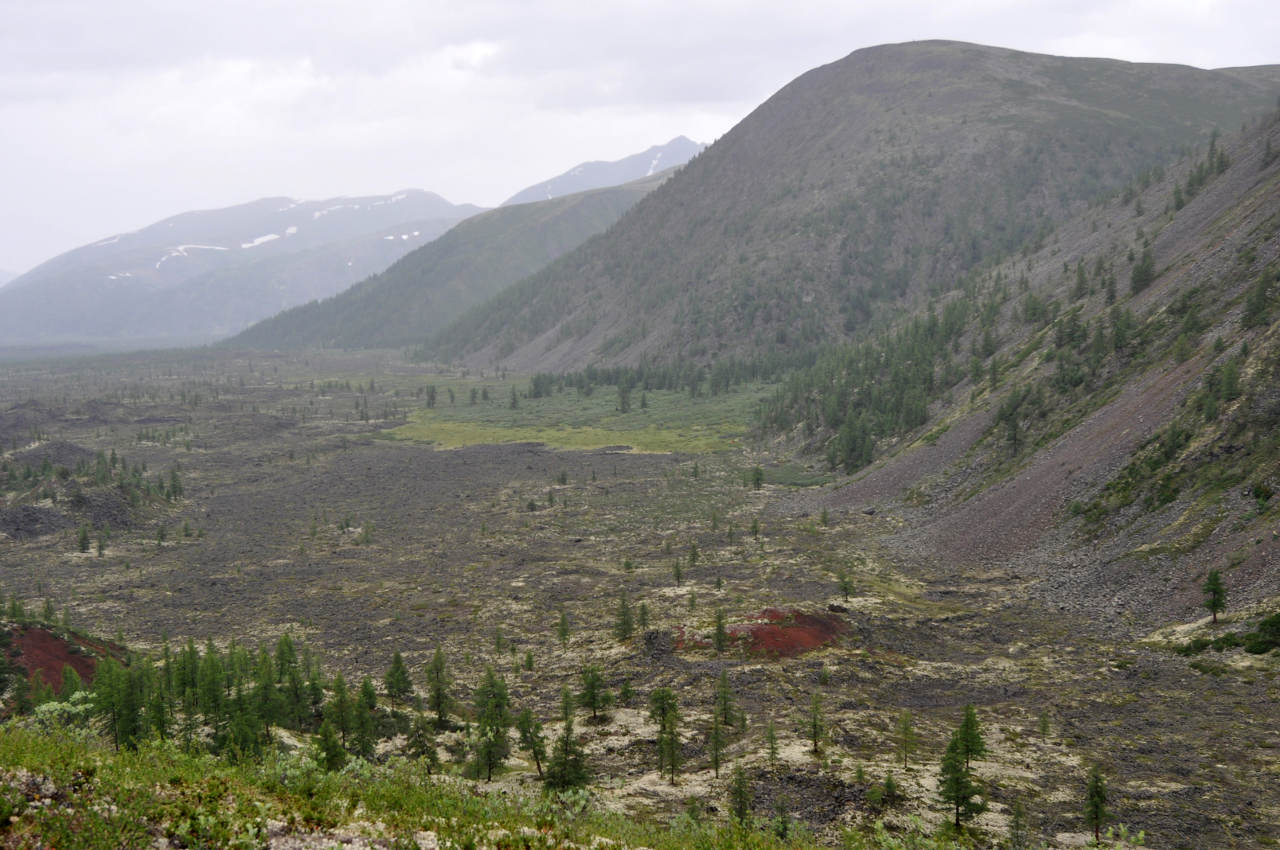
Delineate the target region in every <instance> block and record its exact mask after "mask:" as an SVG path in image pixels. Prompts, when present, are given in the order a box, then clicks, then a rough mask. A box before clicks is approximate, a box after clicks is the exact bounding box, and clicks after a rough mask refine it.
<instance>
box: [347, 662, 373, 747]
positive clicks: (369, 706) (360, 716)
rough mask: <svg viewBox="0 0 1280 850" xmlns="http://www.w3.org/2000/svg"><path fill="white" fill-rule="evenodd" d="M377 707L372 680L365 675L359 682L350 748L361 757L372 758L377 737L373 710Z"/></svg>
mask: <svg viewBox="0 0 1280 850" xmlns="http://www.w3.org/2000/svg"><path fill="white" fill-rule="evenodd" d="M377 707H378V694H377V691H375V690H374V689H373V680H372V679H370V678H369V677H368V676H365V677H364V679H363V680H362V681H361V682H360V695H359V697H358V698H357V699H356V704H355V709H354V716H353V718H352V730H351V748H352V750H354V751H355V754H356V755H358V756H360V758H362V759H371V758H373V752H374V745H375V741H376V737H377V732H376V730H375V727H374V712H375V711H376V710H377Z"/></svg>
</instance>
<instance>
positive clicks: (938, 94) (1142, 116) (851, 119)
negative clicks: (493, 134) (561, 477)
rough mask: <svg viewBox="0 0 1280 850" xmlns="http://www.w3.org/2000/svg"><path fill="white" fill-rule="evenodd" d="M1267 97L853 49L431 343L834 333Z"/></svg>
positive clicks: (674, 351)
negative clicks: (606, 229) (603, 228)
mask: <svg viewBox="0 0 1280 850" xmlns="http://www.w3.org/2000/svg"><path fill="white" fill-rule="evenodd" d="M1277 89H1280V68H1277V67H1274V66H1269V67H1265V68H1253V69H1236V70H1226V71H1203V70H1198V69H1194V68H1189V67H1181V66H1171V65H1136V64H1130V63H1124V62H1117V61H1110V60H1099V59H1067V58H1059V57H1050V56H1039V55H1035V54H1028V53H1019V52H1015V51H1010V50H1003V49H996V48H988V47H980V46H975V45H968V44H960V43H954V42H920V43H911V44H903V45H888V46H883V47H876V48H870V49H867V50H860V51H857V52H855V53H853V54H851V55H850V56H848V57H846V58H845V59H842V60H840V61H838V62H835V63H832V64H831V65H827V66H824V67H821V68H817V69H815V70H813V71H810V72H808V73H807V74H805V75H803V76H801V77H800V78H798V79H797V80H795V81H794V82H792V83H791V84H789V85H788V86H786V87H785V88H783V89H782V90H781V91H779V92H778V93H777V94H776V95H775V96H774V97H772V98H770V99H769V100H768V101H767V102H765V103H764V104H763V105H762V106H760V107H759V108H758V109H757V110H755V111H754V112H753V113H752V114H751V115H750V116H748V117H747V118H746V119H744V120H743V121H742V122H741V123H740V124H739V125H738V126H736V127H735V128H734V129H733V130H731V131H730V132H729V133H728V134H726V135H725V136H724V137H723V138H722V139H720V140H719V141H718V142H717V143H716V144H715V145H713V146H712V147H711V148H709V149H708V150H707V151H706V152H704V153H703V154H702V155H701V156H699V157H698V158H696V159H695V160H694V161H692V162H691V163H690V164H689V165H688V166H687V167H686V168H684V169H683V170H682V171H681V172H680V174H679V175H678V176H677V177H676V178H675V179H673V180H672V181H670V182H669V183H668V184H666V185H665V186H663V187H662V188H661V189H660V190H658V191H656V192H654V193H653V194H652V195H650V196H649V197H647V198H646V199H645V200H644V201H643V202H641V203H640V204H637V205H636V207H635V209H634V210H632V211H631V212H630V213H629V214H628V215H627V216H626V217H625V218H624V219H623V220H622V221H621V222H619V224H618V226H616V227H615V228H614V229H613V230H612V231H611V232H610V233H609V234H608V235H607V236H606V237H604V238H602V239H599V240H596V241H594V242H592V243H590V244H589V245H586V246H584V247H583V248H581V249H579V250H577V251H575V252H573V253H571V254H569V255H567V256H565V257H563V258H561V259H560V260H559V261H557V262H556V263H554V264H552V265H551V266H549V267H548V268H546V269H544V270H543V271H541V272H539V273H538V274H537V275H534V276H533V277H532V278H530V279H529V280H527V281H524V282H522V283H521V284H520V285H518V286H517V287H514V288H512V289H511V290H508V291H507V292H505V293H503V294H502V295H501V296H499V297H498V298H496V299H494V301H492V302H491V303H489V304H486V305H484V306H483V307H482V308H479V309H476V310H473V311H471V312H470V313H469V314H468V315H467V316H465V317H464V318H463V319H461V320H460V321H458V322H457V323H456V324H454V325H453V326H452V327H451V328H449V329H448V330H447V331H445V332H444V333H442V334H441V335H440V336H439V338H438V339H437V340H436V342H435V344H434V346H433V352H434V354H435V355H436V356H438V357H440V358H442V359H450V358H466V359H469V360H470V361H472V362H480V363H502V364H504V365H508V366H510V367H513V368H520V369H553V370H561V369H574V368H580V367H582V366H585V365H587V364H589V363H593V362H616V363H635V362H639V361H640V360H642V359H645V358H650V359H659V360H668V361H670V360H679V359H689V358H694V359H698V360H702V361H704V362H706V361H710V360H714V359H717V358H723V357H726V356H729V355H738V356H742V355H759V354H762V353H768V352H777V351H794V350H796V349H804V348H809V347H812V346H814V345H815V344H816V343H819V342H823V341H837V340H840V339H845V338H849V337H850V336H852V335H854V334H856V333H857V332H858V331H859V329H861V328H864V327H867V326H868V325H869V324H872V323H874V322H875V321H876V318H877V316H880V315H881V314H883V313H884V312H885V308H886V307H889V306H893V305H897V304H898V303H899V302H900V299H902V298H903V297H905V296H910V295H918V294H920V293H926V292H937V293H941V292H946V291H948V290H950V289H952V288H953V287H954V286H956V285H957V283H958V282H960V281H961V279H962V278H963V277H964V276H965V274H966V273H967V272H968V271H969V270H970V269H973V268H975V267H977V266H979V265H980V264H982V263H984V262H987V261H989V260H990V259H992V258H995V257H999V256H1001V255H1003V254H1005V253H1006V252H1009V251H1011V250H1014V249H1017V248H1020V247H1021V246H1023V245H1026V244H1034V243H1035V242H1036V241H1037V240H1038V239H1043V238H1044V237H1045V236H1046V235H1047V234H1049V233H1051V232H1052V230H1053V227H1054V225H1055V223H1056V222H1058V221H1061V220H1063V219H1064V218H1065V217H1066V216H1068V215H1069V214H1071V213H1073V212H1078V211H1080V210H1081V209H1083V208H1084V207H1085V206H1086V204H1087V202H1088V201H1090V200H1092V199H1095V198H1097V197H1099V196H1100V195H1102V194H1105V193H1107V192H1109V191H1112V190H1114V189H1116V188H1118V187H1120V186H1122V185H1123V184H1125V183H1126V182H1128V181H1129V180H1131V179H1132V178H1133V177H1134V176H1135V175H1136V174H1138V173H1140V172H1142V171H1143V170H1145V169H1148V168H1151V167H1153V166H1155V165H1157V164H1158V163H1161V162H1164V161H1167V160H1168V159H1169V158H1170V157H1171V156H1173V155H1174V154H1176V153H1177V152H1178V151H1180V150H1184V149H1186V147H1187V146H1189V145H1191V144H1193V143H1196V142H1201V143H1203V142H1204V141H1205V140H1206V139H1207V138H1208V134H1209V132H1210V129H1211V128H1213V127H1221V128H1227V129H1234V128H1236V127H1238V126H1239V124H1240V121H1241V119H1242V117H1243V116H1245V115H1247V114H1250V113H1253V112H1255V111H1257V110H1259V109H1261V108H1263V107H1264V106H1267V105H1270V104H1273V103H1274V101H1275V92H1276V91H1277Z"/></svg>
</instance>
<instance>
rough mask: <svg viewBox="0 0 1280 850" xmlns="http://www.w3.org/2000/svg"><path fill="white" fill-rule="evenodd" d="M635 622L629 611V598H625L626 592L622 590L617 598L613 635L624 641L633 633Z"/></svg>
mask: <svg viewBox="0 0 1280 850" xmlns="http://www.w3.org/2000/svg"><path fill="white" fill-rule="evenodd" d="M635 630H636V624H635V617H634V615H633V614H632V613H631V600H630V599H628V598H627V592H626V591H625V590H624V591H622V595H621V596H620V597H619V598H618V619H617V621H616V622H615V623H614V624H613V636H614V637H616V638H617V639H618V640H619V641H626V640H629V639H630V638H631V635H633V634H634V633H635Z"/></svg>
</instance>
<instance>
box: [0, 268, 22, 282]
mask: <svg viewBox="0 0 1280 850" xmlns="http://www.w3.org/2000/svg"><path fill="white" fill-rule="evenodd" d="M17 276H18V273H17V272H11V271H6V270H5V269H0V286H4V285H5V284H6V283H8V282H9V281H11V280H13V279H14V278H15V277H17Z"/></svg>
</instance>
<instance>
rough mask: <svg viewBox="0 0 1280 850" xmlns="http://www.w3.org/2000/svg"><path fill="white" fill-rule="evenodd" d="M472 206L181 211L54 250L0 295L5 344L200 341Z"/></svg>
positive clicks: (342, 281) (297, 204)
mask: <svg viewBox="0 0 1280 850" xmlns="http://www.w3.org/2000/svg"><path fill="white" fill-rule="evenodd" d="M476 212H479V208H478V207H474V206H470V205H460V206H459V205H454V204H451V203H449V202H448V201H446V200H445V199H444V198H441V197H440V196H439V195H435V194H432V193H430V192H423V191H419V190H411V191H405V192H400V193H397V194H395V195H389V196H371V197H361V198H330V199H328V200H325V201H306V202H304V201H295V200H293V199H290V198H264V199H262V200H259V201H254V202H252V203H248V204H242V205H239V206H235V207H228V208H225V209H219V210H206V211H199V212H188V213H183V214H181V215H177V216H174V217H172V218H169V219H165V220H164V221H160V222H157V223H155V224H153V225H150V226H148V227H144V228H143V229H141V230H137V231H134V232H132V233H121V234H118V235H116V236H112V237H111V238H109V239H104V240H102V241H100V242H96V243H94V244H92V245H86V246H83V247H81V248H77V249H75V250H74V251H69V252H67V253H66V254H62V255H60V256H57V257H54V258H53V259H51V260H49V261H47V262H45V263H42V264H41V265H39V266H37V267H36V268H34V269H32V270H31V271H29V272H27V273H26V274H24V275H21V276H20V277H18V278H16V279H15V280H13V281H11V282H10V283H9V284H8V285H6V286H5V287H4V289H3V290H2V291H0V339H3V340H4V343H5V345H6V346H19V345H43V346H49V345H55V344H59V343H76V344H86V343H88V344H98V345H101V346H112V347H121V346H132V347H139V346H142V345H180V344H190V343H197V342H207V341H210V340H212V339H215V338H217V337H219V336H225V335H227V334H229V333H233V332H235V331H237V330H240V329H242V328H244V327H245V326H246V325H248V324H250V323H252V322H254V321H256V320H258V319H261V318H263V317H265V316H269V315H271V314H273V313H275V312H278V311H279V310H281V309H283V308H285V307H290V306H293V305H295V304H299V303H304V302H306V301H308V300H311V299H313V298H320V297H325V296H328V295H331V294H333V293H335V292H338V291H341V290H342V289H344V288H345V287H347V286H350V285H351V284H352V283H355V282H356V281H358V280H361V279H363V278H365V277H367V276H368V275H370V274H373V273H375V272H378V271H381V270H382V269H384V268H386V267H387V266H388V265H389V264H390V263H392V262H393V261H395V260H396V259H398V258H399V257H401V256H403V255H404V254H405V253H406V252H408V251H410V250H412V249H413V248H414V247H417V246H419V245H422V244H425V243H426V242H429V241H431V240H432V239H434V238H435V237H437V236H439V235H440V234H441V233H443V232H444V231H445V230H447V229H448V228H449V227H451V226H453V225H454V224H455V223H457V222H458V221H460V220H461V219H463V218H466V217H468V216H470V215H473V214H475V213H476Z"/></svg>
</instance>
